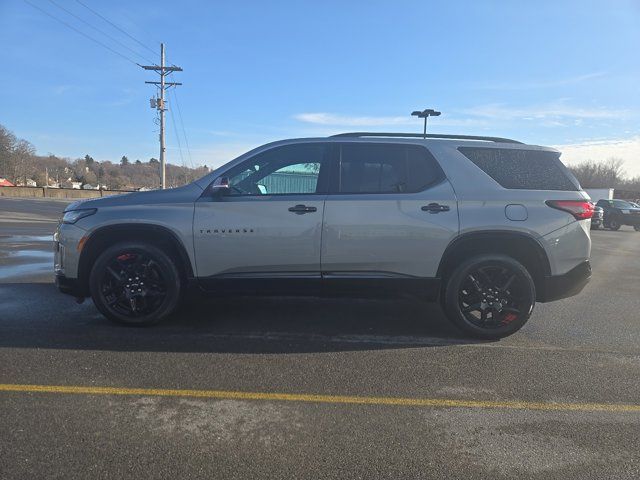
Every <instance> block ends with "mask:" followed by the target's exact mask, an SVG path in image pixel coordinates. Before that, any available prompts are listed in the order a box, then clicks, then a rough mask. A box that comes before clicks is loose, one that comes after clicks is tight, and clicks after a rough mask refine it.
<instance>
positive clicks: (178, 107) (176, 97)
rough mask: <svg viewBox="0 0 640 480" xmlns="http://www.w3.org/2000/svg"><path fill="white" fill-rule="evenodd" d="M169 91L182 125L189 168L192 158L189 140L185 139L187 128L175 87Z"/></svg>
mask: <svg viewBox="0 0 640 480" xmlns="http://www.w3.org/2000/svg"><path fill="white" fill-rule="evenodd" d="M171 93H172V94H173V99H174V100H175V103H176V108H177V109H178V118H179V119H180V125H181V126H182V135H183V136H184V143H185V145H186V147H187V154H188V155H189V165H190V166H191V168H194V164H193V159H192V158H191V149H190V148H189V140H188V139H187V130H186V129H185V128H184V121H183V120H182V110H181V109H180V103H179V102H178V93H177V91H176V89H175V88H174V89H172V90H171Z"/></svg>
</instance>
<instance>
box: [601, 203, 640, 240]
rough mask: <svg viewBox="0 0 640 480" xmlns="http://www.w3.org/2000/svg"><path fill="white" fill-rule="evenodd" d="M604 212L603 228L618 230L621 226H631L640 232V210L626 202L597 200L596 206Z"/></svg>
mask: <svg viewBox="0 0 640 480" xmlns="http://www.w3.org/2000/svg"><path fill="white" fill-rule="evenodd" d="M596 206H598V207H602V209H603V210H604V226H605V228H609V229H611V230H619V229H620V227H621V226H622V225H629V226H632V227H633V228H634V229H635V230H636V232H640V208H638V207H636V206H634V204H632V203H631V202H627V201H626V200H618V199H613V200H604V199H603V200H598V203H597V204H596Z"/></svg>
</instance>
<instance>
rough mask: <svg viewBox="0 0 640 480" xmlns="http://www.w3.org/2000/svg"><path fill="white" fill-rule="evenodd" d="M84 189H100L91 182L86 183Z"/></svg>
mask: <svg viewBox="0 0 640 480" xmlns="http://www.w3.org/2000/svg"><path fill="white" fill-rule="evenodd" d="M82 189H83V190H97V189H98V187H94V186H93V185H91V184H90V183H85V184H84V185H83V186H82Z"/></svg>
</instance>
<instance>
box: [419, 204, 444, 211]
mask: <svg viewBox="0 0 640 480" xmlns="http://www.w3.org/2000/svg"><path fill="white" fill-rule="evenodd" d="M420 210H422V211H423V212H429V213H440V212H448V211H449V210H451V208H450V207H449V205H440V204H439V203H430V204H429V205H424V206H423V207H422V208H421V209H420Z"/></svg>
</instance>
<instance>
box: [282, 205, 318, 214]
mask: <svg viewBox="0 0 640 480" xmlns="http://www.w3.org/2000/svg"><path fill="white" fill-rule="evenodd" d="M289 211H290V212H293V213H296V214H298V215H302V214H304V213H309V212H317V211H318V209H317V208H316V207H307V206H306V205H296V206H295V207H289Z"/></svg>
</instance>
